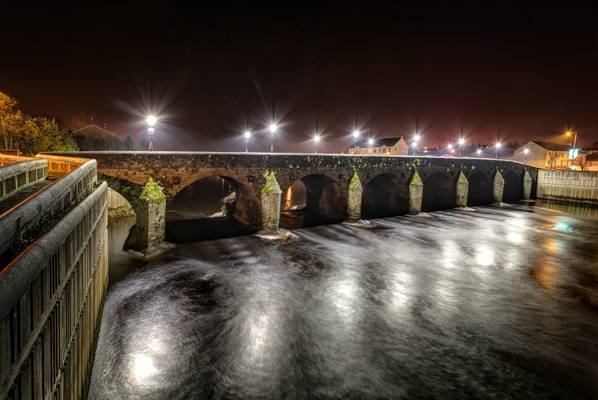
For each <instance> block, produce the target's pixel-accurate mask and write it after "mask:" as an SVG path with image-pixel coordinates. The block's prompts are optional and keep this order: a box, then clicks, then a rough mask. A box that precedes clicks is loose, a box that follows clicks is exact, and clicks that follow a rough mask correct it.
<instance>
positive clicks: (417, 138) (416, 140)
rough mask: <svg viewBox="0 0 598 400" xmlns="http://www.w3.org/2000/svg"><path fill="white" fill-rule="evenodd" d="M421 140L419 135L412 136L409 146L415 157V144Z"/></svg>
mask: <svg viewBox="0 0 598 400" xmlns="http://www.w3.org/2000/svg"><path fill="white" fill-rule="evenodd" d="M420 139H421V136H420V134H419V133H416V134H415V135H413V143H412V144H411V146H412V147H413V155H415V156H416V155H417V142H419V140H420Z"/></svg>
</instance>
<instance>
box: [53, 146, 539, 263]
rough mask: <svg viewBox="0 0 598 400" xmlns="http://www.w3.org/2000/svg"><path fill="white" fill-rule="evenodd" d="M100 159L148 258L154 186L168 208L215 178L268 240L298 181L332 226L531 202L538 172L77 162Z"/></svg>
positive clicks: (207, 156) (278, 161) (379, 162)
mask: <svg viewBox="0 0 598 400" xmlns="http://www.w3.org/2000/svg"><path fill="white" fill-rule="evenodd" d="M51 154H52V155H53V156H54V157H55V158H56V159H59V157H61V156H62V157H80V158H90V159H95V160H96V161H97V163H98V177H99V179H100V180H105V181H107V182H108V185H109V187H110V188H112V189H114V190H115V191H117V192H119V193H120V194H121V195H122V196H123V197H125V198H126V199H127V200H128V201H129V203H130V204H131V206H132V207H133V209H134V210H135V213H136V215H137V224H136V225H135V227H134V228H133V229H132V231H131V235H130V238H129V239H131V240H128V242H129V245H130V247H131V248H133V249H136V250H139V251H142V252H145V253H146V254H149V253H151V252H152V249H155V248H156V246H159V244H160V243H161V242H162V241H163V240H164V226H165V204H164V203H160V202H152V201H147V200H141V199H140V194H141V191H142V190H143V187H144V185H145V184H146V182H147V181H148V179H149V178H150V177H151V178H153V179H154V180H156V181H158V182H160V184H161V185H162V186H163V188H164V191H165V192H166V193H165V194H166V195H167V196H168V199H171V198H173V197H174V196H175V195H176V194H177V193H178V192H180V191H181V190H182V189H183V188H185V187H187V186H189V185H191V184H192V183H194V182H197V181H199V180H201V179H205V178H207V177H211V176H219V177H222V178H223V179H225V180H227V181H228V182H230V183H231V185H232V186H233V188H234V190H235V192H236V193H237V201H236V205H235V207H234V214H233V217H234V218H235V219H236V220H237V221H240V222H242V223H244V224H246V225H249V226H252V227H255V229H256V230H257V229H259V230H262V231H276V230H278V228H279V221H280V205H281V193H284V192H285V191H286V190H287V189H288V188H289V187H290V186H291V185H292V184H293V183H294V182H296V181H298V180H301V181H302V182H303V183H304V185H305V187H306V191H307V196H306V208H307V209H308V210H309V211H311V212H314V213H317V214H320V215H324V216H327V217H332V218H334V219H336V220H342V219H347V220H351V221H355V220H359V219H361V218H372V217H383V216H392V215H400V214H405V213H417V212H420V211H422V210H423V211H433V210H440V209H448V208H452V207H455V206H462V207H464V206H472V205H483V204H491V203H495V202H511V201H517V200H520V199H522V198H530V197H534V196H535V190H536V182H537V177H538V170H537V169H536V168H534V167H532V166H528V165H524V164H521V163H518V162H514V161H507V160H497V159H487V158H440V157H412V156H388V155H345V154H289V153H216V152H110V151H107V152H73V153H51Z"/></svg>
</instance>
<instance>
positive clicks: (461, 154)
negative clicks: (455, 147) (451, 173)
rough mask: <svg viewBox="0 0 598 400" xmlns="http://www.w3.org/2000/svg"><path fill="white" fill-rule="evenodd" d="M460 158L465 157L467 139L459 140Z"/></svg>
mask: <svg viewBox="0 0 598 400" xmlns="http://www.w3.org/2000/svg"><path fill="white" fill-rule="evenodd" d="M458 143H459V157H463V146H464V145H465V139H463V138H459V142H458Z"/></svg>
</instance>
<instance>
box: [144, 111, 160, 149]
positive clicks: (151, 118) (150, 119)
mask: <svg viewBox="0 0 598 400" xmlns="http://www.w3.org/2000/svg"><path fill="white" fill-rule="evenodd" d="M145 122H146V123H147V133H148V136H149V142H148V144H147V151H153V150H154V131H155V129H154V126H155V125H156V123H157V122H158V118H156V116H155V115H148V116H147V117H146V118H145Z"/></svg>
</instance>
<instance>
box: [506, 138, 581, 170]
mask: <svg viewBox="0 0 598 400" xmlns="http://www.w3.org/2000/svg"><path fill="white" fill-rule="evenodd" d="M526 149H527V153H526ZM569 149H571V146H567V145H564V144H557V143H550V142H542V141H539V140H532V141H529V142H527V143H526V144H524V145H523V146H520V147H518V148H517V149H515V151H514V152H513V156H512V157H511V158H512V159H513V160H515V161H519V162H522V163H525V164H529V165H533V166H534V167H538V168H547V169H568V168H570V167H571V160H570V159H569Z"/></svg>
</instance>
